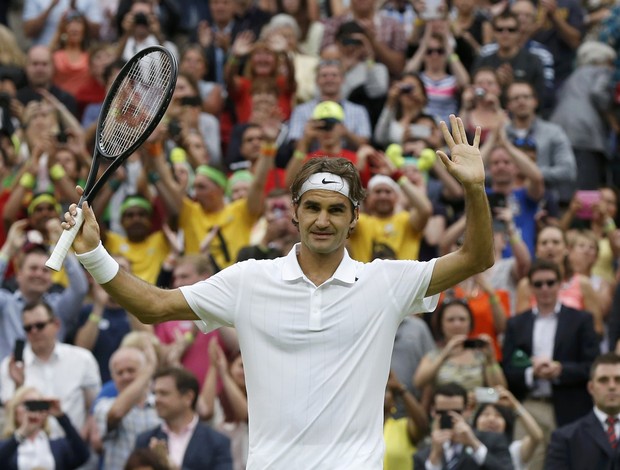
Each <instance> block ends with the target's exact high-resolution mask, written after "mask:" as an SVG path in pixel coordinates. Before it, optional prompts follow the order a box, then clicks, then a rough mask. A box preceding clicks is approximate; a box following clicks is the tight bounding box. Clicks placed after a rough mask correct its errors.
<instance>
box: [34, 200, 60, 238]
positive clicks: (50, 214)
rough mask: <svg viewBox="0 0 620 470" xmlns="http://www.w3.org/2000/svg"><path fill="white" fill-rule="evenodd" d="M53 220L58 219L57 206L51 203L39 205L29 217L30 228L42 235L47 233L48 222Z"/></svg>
mask: <svg viewBox="0 0 620 470" xmlns="http://www.w3.org/2000/svg"><path fill="white" fill-rule="evenodd" d="M51 219H58V211H57V210H56V206H55V205H54V204H52V203H50V202H41V203H39V204H37V205H36V206H35V207H34V209H33V210H32V213H31V214H30V215H29V216H28V222H29V223H30V226H31V227H32V228H33V229H34V230H38V231H39V232H41V233H47V228H46V226H47V222H48V220H51Z"/></svg>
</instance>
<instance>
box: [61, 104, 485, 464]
mask: <svg viewBox="0 0 620 470" xmlns="http://www.w3.org/2000/svg"><path fill="white" fill-rule="evenodd" d="M450 120H451V128H452V129H453V131H452V134H450V132H449V131H448V128H447V127H446V125H445V123H442V125H441V127H442V131H443V133H444V137H445V139H446V142H447V144H448V147H449V148H450V150H451V159H449V158H448V157H447V155H446V154H444V153H443V152H437V153H438V154H439V156H440V158H441V160H442V161H443V163H444V164H445V165H446V167H447V169H448V171H449V172H450V173H451V174H452V175H453V176H454V177H456V178H457V179H458V180H459V181H460V183H461V184H462V185H463V188H464V191H465V195H466V216H467V230H466V233H465V240H464V243H463V245H462V247H461V248H460V249H459V250H458V251H456V252H453V253H450V254H448V255H445V256H443V257H441V258H437V259H434V260H431V261H429V262H418V261H393V260H392V261H389V260H375V261H373V262H372V263H367V264H364V263H360V262H357V261H353V260H352V259H351V258H350V257H349V255H348V254H347V251H346V249H345V243H346V240H347V237H348V236H349V234H350V233H351V232H352V231H353V230H354V229H355V224H356V222H357V218H358V215H359V204H360V202H361V201H362V199H363V197H364V191H363V188H362V185H361V182H360V179H359V176H358V173H357V170H356V169H355V167H354V166H353V165H352V164H351V163H350V162H348V161H347V160H345V159H338V158H318V159H312V160H310V161H309V162H307V163H306V164H305V165H304V167H303V168H302V170H301V171H300V173H299V174H298V176H297V178H296V179H295V181H294V183H293V185H292V188H291V190H292V195H293V204H294V218H293V222H294V223H295V224H297V225H298V227H299V232H300V236H301V243H299V244H297V245H296V246H295V247H294V248H293V249H292V250H291V251H290V252H289V254H288V255H287V256H285V257H283V258H278V259H275V260H263V261H256V260H248V261H245V262H242V263H237V264H235V265H233V266H231V267H229V268H227V269H224V270H223V271H221V272H219V273H218V274H216V275H214V276H211V277H210V278H209V279H207V280H205V281H200V282H198V283H196V284H194V285H191V286H186V287H181V288H180V289H173V290H161V289H158V288H157V287H155V286H152V285H149V284H147V283H145V282H143V281H141V280H139V279H138V278H136V277H134V276H132V275H131V274H129V273H127V272H125V271H123V270H119V268H118V264H117V263H116V261H114V259H113V258H112V257H111V256H110V255H109V254H108V253H107V252H106V251H105V249H104V248H103V247H102V245H101V242H100V239H99V227H98V225H97V222H96V220H95V217H94V215H93V212H92V211H91V210H90V209H89V208H88V207H87V205H86V204H85V205H84V207H83V209H84V213H85V223H84V225H83V227H82V229H81V231H80V233H79V235H78V236H77V238H76V239H75V241H74V243H73V248H74V250H75V252H76V253H77V254H78V258H79V259H80V261H81V262H82V264H83V265H84V266H85V267H86V269H88V271H89V272H90V273H91V274H92V275H93V277H94V278H95V280H96V281H97V282H99V283H100V284H102V285H103V287H104V288H105V290H106V291H107V292H109V293H110V294H111V296H112V297H113V298H114V299H115V300H116V301H117V302H118V303H119V304H121V305H122V306H123V307H124V308H126V309H127V310H128V311H130V312H133V313H134V314H135V315H136V316H137V317H138V318H139V319H140V320H141V321H142V322H145V323H159V322H163V321H168V320H197V321H198V322H199V325H200V326H201V328H202V330H203V331H208V330H212V329H215V328H218V327H220V326H224V325H226V326H234V327H235V328H236V329H237V333H238V336H239V344H240V347H241V353H242V355H243V362H244V369H245V374H246V386H247V393H248V407H249V417H250V418H249V433H250V449H249V457H248V466H247V468H248V469H250V470H252V469H283V470H289V469H291V468H303V469H325V468H329V469H356V470H360V469H373V470H374V469H380V468H382V464H383V396H384V392H385V384H386V381H387V377H388V372H389V367H390V356H391V352H392V345H393V342H394V336H395V334H396V329H397V327H398V324H399V323H400V322H401V320H402V319H403V317H404V316H405V315H407V314H409V313H411V312H424V311H432V310H433V309H434V308H435V306H436V304H437V298H438V295H437V294H438V293H439V292H441V291H443V290H444V289H446V288H448V287H451V286H453V285H454V284H456V283H458V282H460V281H462V280H464V279H466V278H468V277H470V276H471V275H473V274H475V273H478V272H480V271H483V270H485V269H487V268H488V267H490V266H491V265H492V264H493V246H492V245H493V241H492V237H493V233H492V230H491V218H490V212H489V207H488V203H487V199H486V196H485V191H484V168H483V164H482V159H481V156H480V151H479V149H478V144H479V139H480V129H477V131H476V136H475V138H474V142H473V145H470V144H468V142H467V137H466V135H465V130H464V127H463V123H462V122H461V120H460V119H458V118H455V117H454V116H451V117H450ZM78 192H79V188H78ZM75 212H76V211H75V205H73V206H71V208H70V210H69V212H67V213H66V214H65V220H66V222H65V223H64V224H63V226H64V228H65V229H68V228H69V227H70V226H71V225H73V223H74V221H73V215H75ZM145 299H149V301H148V302H146V301H145ZM206 357H207V351H205V360H206Z"/></svg>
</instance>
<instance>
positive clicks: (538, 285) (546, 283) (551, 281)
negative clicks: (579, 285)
mask: <svg viewBox="0 0 620 470" xmlns="http://www.w3.org/2000/svg"><path fill="white" fill-rule="evenodd" d="M557 283H558V280H557V279H547V280H546V281H534V282H532V285H533V286H534V287H535V288H536V289H540V288H541V287H542V286H547V287H553V286H555V285H556V284H557Z"/></svg>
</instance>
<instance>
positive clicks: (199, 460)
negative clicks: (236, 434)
mask: <svg viewBox="0 0 620 470" xmlns="http://www.w3.org/2000/svg"><path fill="white" fill-rule="evenodd" d="M153 437H155V438H157V439H164V440H167V436H166V434H165V433H164V431H162V429H161V426H157V427H156V428H154V429H151V430H149V431H145V432H143V433H142V434H140V435H139V436H138V438H137V439H136V448H137V449H139V448H145V447H149V442H150V440H151V438H153ZM181 470H232V456H231V454H230V440H229V439H228V437H226V436H224V435H223V434H220V433H219V432H217V431H215V430H213V429H211V428H210V427H209V426H207V425H206V424H203V423H198V425H197V426H196V429H195V430H194V434H192V437H191V438H190V440H189V443H188V444H187V449H186V450H185V455H184V456H183V464H182V466H181Z"/></svg>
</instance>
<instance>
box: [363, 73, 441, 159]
mask: <svg viewBox="0 0 620 470" xmlns="http://www.w3.org/2000/svg"><path fill="white" fill-rule="evenodd" d="M427 103H428V97H427V95H426V88H425V87H424V82H423V81H422V79H421V78H420V76H419V75H418V74H416V73H410V72H406V73H405V74H403V76H402V77H401V79H400V80H396V81H394V83H393V84H392V86H391V87H390V89H389V91H388V96H387V100H386V102H385V106H384V107H383V111H381V115H380V116H379V121H377V126H376V127H375V133H374V140H375V142H377V144H379V145H382V146H384V147H387V146H388V145H389V144H402V143H403V142H404V141H405V140H406V139H407V137H408V136H409V135H410V134H411V133H413V132H414V131H413V130H412V129H411V125H412V124H413V123H414V121H415V120H416V119H417V118H418V117H420V116H421V115H422V114H423V113H424V108H425V107H426V105H427ZM446 122H447V121H446Z"/></svg>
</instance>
